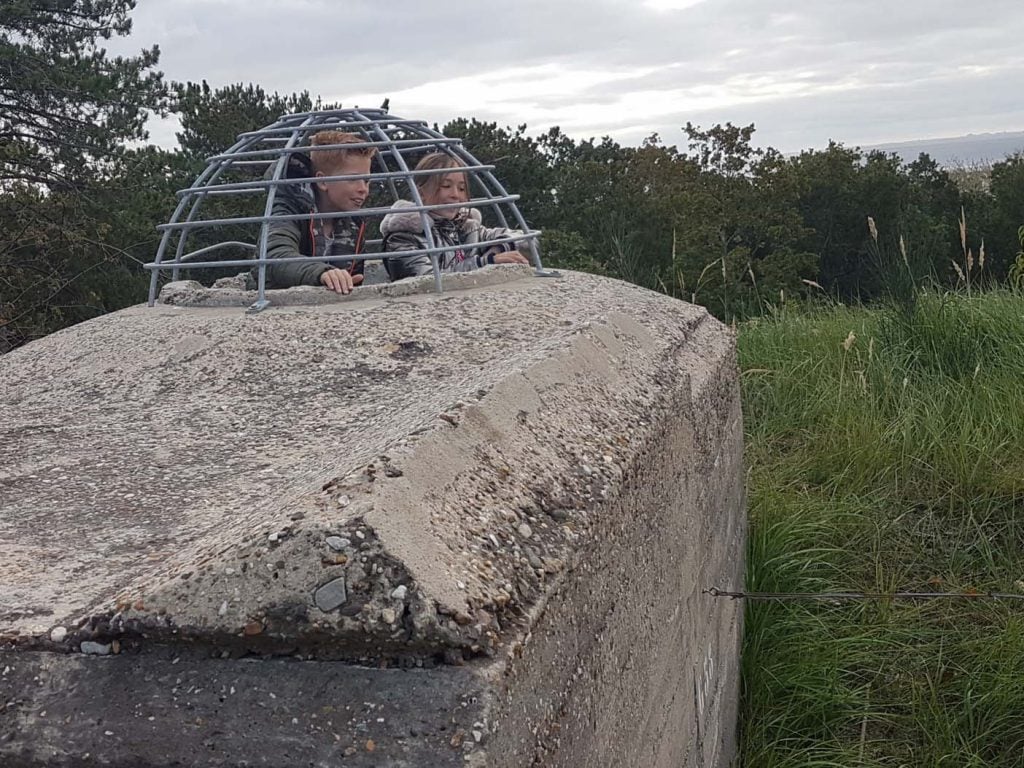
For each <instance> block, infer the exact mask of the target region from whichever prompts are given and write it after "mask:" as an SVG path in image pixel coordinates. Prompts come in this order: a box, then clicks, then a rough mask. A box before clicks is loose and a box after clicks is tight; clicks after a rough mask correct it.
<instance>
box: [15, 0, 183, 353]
mask: <svg viewBox="0 0 1024 768" xmlns="http://www.w3.org/2000/svg"><path fill="white" fill-rule="evenodd" d="M133 7H134V2H132V0H8V2H6V3H4V4H3V5H2V6H0V72H2V73H3V74H2V75H0V351H4V350H5V349H7V348H10V347H11V346H15V345H17V344H21V343H24V342H25V341H27V340H30V339H32V338H35V337H37V336H40V335H43V334H45V333H48V332H50V331H52V330H56V329H57V328H60V327H63V326H65V325H68V324H70V323H73V322H77V321H78V320H82V319H85V318H87V317H92V316H94V315H96V314H101V313H103V312H106V311H109V310H111V309H116V308H118V307H120V306H124V305H125V304H126V303H129V302H131V301H132V300H133V299H137V298H138V295H137V293H136V292H135V291H134V290H133V287H134V285H136V284H137V282H138V280H137V278H138V275H141V270H137V266H136V265H135V263H134V260H133V259H134V258H135V257H133V256H131V255H130V254H129V251H128V250H127V249H126V248H125V244H131V243H134V242H137V241H138V240H139V239H141V238H143V237H151V236H152V229H151V228H152V226H153V225H154V224H155V223H156V222H155V221H152V219H151V218H147V217H145V216H134V215H126V211H128V210H138V209H139V207H140V205H141V204H140V202H139V199H140V198H138V196H132V195H131V194H128V193H124V194H122V192H123V191H126V190H127V189H129V188H130V187H131V186H133V185H139V186H140V187H142V188H146V189H148V188H150V187H151V185H150V184H148V183H146V182H140V180H139V179H138V178H133V179H127V178H126V176H125V169H126V168H127V167H129V166H128V165H126V163H128V162H129V160H130V158H131V157H132V155H133V152H132V151H131V150H129V149H127V145H128V144H129V143H130V142H132V141H135V140H139V139H143V138H145V136H146V133H145V127H144V126H145V120H146V117H147V116H148V115H149V114H150V113H153V112H155V113H157V114H162V113H163V112H164V111H165V110H166V108H167V92H166V88H165V86H164V84H163V80H162V76H161V74H160V73H159V72H157V71H155V70H154V69H153V67H154V66H155V64H156V62H157V57H158V51H157V48H156V47H153V48H151V49H149V50H146V51H142V52H141V53H140V54H139V55H138V56H135V57H127V58H126V57H110V56H108V55H107V53H106V51H105V50H104V49H103V48H101V47H99V45H98V42H99V41H101V40H106V39H109V38H110V37H111V36H113V35H124V34H127V33H128V31H129V30H130V28H131V22H130V21H129V19H128V13H129V11H130V10H131V9H132V8H133ZM141 218H146V219H147V220H146V224H145V229H146V230H147V232H146V233H145V235H143V234H142V233H141V232H134V231H133V232H132V233H130V234H129V233H127V232H126V231H125V224H124V222H127V221H132V220H139V219H141ZM115 231H119V234H117V235H116V239H115V237H114V235H113V233H114V232H115ZM132 275H134V277H133V276H132Z"/></svg>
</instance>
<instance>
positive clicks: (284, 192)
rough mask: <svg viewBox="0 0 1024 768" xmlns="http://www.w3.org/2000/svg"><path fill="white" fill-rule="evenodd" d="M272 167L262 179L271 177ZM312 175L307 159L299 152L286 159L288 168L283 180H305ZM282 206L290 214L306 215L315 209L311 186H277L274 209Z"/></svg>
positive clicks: (307, 184)
mask: <svg viewBox="0 0 1024 768" xmlns="http://www.w3.org/2000/svg"><path fill="white" fill-rule="evenodd" d="M273 170H274V167H273V165H271V166H270V167H269V168H268V169H267V172H266V173H265V174H264V175H263V178H265V179H269V178H270V177H271V176H272V175H273ZM312 175H313V170H312V167H311V166H310V164H309V157H308V156H307V155H306V154H304V153H301V152H295V153H293V154H292V156H291V157H290V158H288V167H287V168H286V169H285V178H288V179H307V178H310V177H311V176H312ZM279 205H280V206H282V207H285V208H287V209H288V210H289V211H290V212H292V213H306V212H308V211H312V210H313V208H315V207H316V195H315V194H314V192H313V185H312V184H310V183H308V182H306V183H303V184H279V185H278V186H277V191H276V192H275V193H274V207H275V208H276V207H278V206H279Z"/></svg>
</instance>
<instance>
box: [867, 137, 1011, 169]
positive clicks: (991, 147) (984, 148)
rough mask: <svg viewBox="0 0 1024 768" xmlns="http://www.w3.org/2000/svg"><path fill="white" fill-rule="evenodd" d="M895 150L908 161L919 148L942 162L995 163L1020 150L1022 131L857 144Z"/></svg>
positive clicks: (944, 163) (949, 164)
mask: <svg viewBox="0 0 1024 768" xmlns="http://www.w3.org/2000/svg"><path fill="white" fill-rule="evenodd" d="M861 149H864V150H871V149H879V150H882V151H883V152H895V153H896V154H897V155H899V156H900V157H901V158H902V159H903V161H904V162H912V161H914V160H916V159H917V157H918V155H920V154H921V153H922V152H925V153H927V154H928V155H929V156H930V157H931V158H932V159H933V160H935V162H937V163H938V164H939V165H943V166H965V165H967V166H972V165H987V164H990V163H995V162H998V161H1000V160H1003V159H1005V158H1006V156H1007V155H1012V154H1013V153H1015V152H1022V151H1024V131H1016V132H1012V133H972V134H968V135H967V136H954V137H951V138H945V139H918V140H916V141H902V142H898V143H894V144H879V145H876V146H868V147H861Z"/></svg>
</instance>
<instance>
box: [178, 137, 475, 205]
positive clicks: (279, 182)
mask: <svg viewBox="0 0 1024 768" xmlns="http://www.w3.org/2000/svg"><path fill="white" fill-rule="evenodd" d="M352 146H355V145H352ZM225 162H226V161H225ZM271 162H273V161H271ZM493 168H494V166H493V165H476V166H472V167H468V168H466V170H467V171H468V172H470V173H473V174H477V173H483V172H484V171H487V170H492V169H493ZM451 172H452V169H451V168H431V169H429V170H425V171H409V172H408V173H406V172H405V171H384V172H377V171H371V172H370V173H345V174H342V175H340V176H303V177H301V178H299V177H295V178H290V179H259V180H257V181H239V182H236V183H232V184H218V185H217V186H216V187H206V188H205V190H206V191H211V192H214V191H215V192H223V191H235V190H254V189H255V190H261V189H266V188H267V187H272V186H289V185H292V184H313V183H319V182H321V181H355V180H357V179H367V180H369V181H381V180H385V179H404V178H408V177H412V176H445V175H447V174H449V173H451ZM194 192H195V190H194V189H192V188H191V187H190V188H188V189H179V190H178V191H177V192H175V193H174V194H176V195H178V196H181V195H187V194H192V193H194Z"/></svg>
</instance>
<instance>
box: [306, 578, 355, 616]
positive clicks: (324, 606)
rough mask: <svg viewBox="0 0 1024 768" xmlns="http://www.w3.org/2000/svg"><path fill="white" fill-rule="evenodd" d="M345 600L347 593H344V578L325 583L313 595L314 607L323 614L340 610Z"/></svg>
mask: <svg viewBox="0 0 1024 768" xmlns="http://www.w3.org/2000/svg"><path fill="white" fill-rule="evenodd" d="M347 599H348V593H347V592H346V591H345V578H344V577H341V578H338V579H334V580H333V581H329V582H327V583H326V584H324V585H323V586H322V587H320V588H319V589H317V591H316V593H314V595H313V602H314V603H316V607H317V608H319V609H320V610H321V611H325V612H326V611H333V610H334V609H335V608H340V607H341V606H342V605H344V603H345V601H346V600H347Z"/></svg>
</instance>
